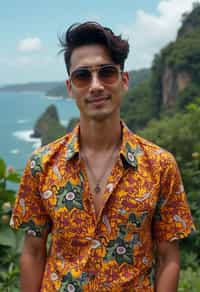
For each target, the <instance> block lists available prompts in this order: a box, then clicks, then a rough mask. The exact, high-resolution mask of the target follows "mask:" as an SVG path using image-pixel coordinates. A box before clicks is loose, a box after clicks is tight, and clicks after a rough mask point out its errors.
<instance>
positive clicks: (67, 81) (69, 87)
mask: <svg viewBox="0 0 200 292" xmlns="http://www.w3.org/2000/svg"><path fill="white" fill-rule="evenodd" d="M65 84H66V87H67V92H68V94H69V96H70V97H73V96H72V84H71V81H70V80H69V79H67V80H66V81H65Z"/></svg>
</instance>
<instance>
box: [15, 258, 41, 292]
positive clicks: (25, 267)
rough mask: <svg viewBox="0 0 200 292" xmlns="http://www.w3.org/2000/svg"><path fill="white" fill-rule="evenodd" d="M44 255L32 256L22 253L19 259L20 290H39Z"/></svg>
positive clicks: (30, 291) (31, 291)
mask: <svg viewBox="0 0 200 292" xmlns="http://www.w3.org/2000/svg"><path fill="white" fill-rule="evenodd" d="M45 262H46V256H45V255H41V256H36V257H35V256H32V255H29V254H22V256H21V259H20V286H21V290H20V291H21V292H39V291H40V287H41V283H42V278H43V273H44V267H45Z"/></svg>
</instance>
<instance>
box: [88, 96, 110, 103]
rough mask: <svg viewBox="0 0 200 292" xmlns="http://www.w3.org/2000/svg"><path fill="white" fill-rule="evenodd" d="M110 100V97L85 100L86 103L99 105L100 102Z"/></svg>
mask: <svg viewBox="0 0 200 292" xmlns="http://www.w3.org/2000/svg"><path fill="white" fill-rule="evenodd" d="M110 98H111V96H98V97H91V98H87V103H100V102H103V101H105V100H108V99H110Z"/></svg>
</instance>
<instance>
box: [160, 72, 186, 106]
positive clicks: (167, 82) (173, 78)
mask: <svg viewBox="0 0 200 292" xmlns="http://www.w3.org/2000/svg"><path fill="white" fill-rule="evenodd" d="M191 80H192V78H191V75H190V73H189V72H187V71H180V72H178V73H175V72H174V71H173V70H172V69H171V68H170V67H169V66H166V67H165V68H164V71H163V75H162V96H163V105H164V107H166V108H169V107H171V106H173V105H174V104H175V101H176V97H177V95H178V93H180V92H181V91H182V90H184V89H185V88H186V87H187V86H188V85H189V84H190V82H191Z"/></svg>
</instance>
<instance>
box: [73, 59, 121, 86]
mask: <svg viewBox="0 0 200 292" xmlns="http://www.w3.org/2000/svg"><path fill="white" fill-rule="evenodd" d="M92 72H97V76H98V79H99V81H100V82H102V83H103V84H105V85H112V84H114V83H116V82H117V81H118V80H119V76H120V74H121V72H122V71H121V70H120V69H119V68H118V67H117V66H115V65H112V64H108V65H100V66H95V67H93V68H88V67H82V68H78V69H76V70H74V71H73V72H72V73H71V75H70V80H71V82H72V84H73V85H74V86H75V87H77V88H84V87H88V86H90V84H91V82H92Z"/></svg>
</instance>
